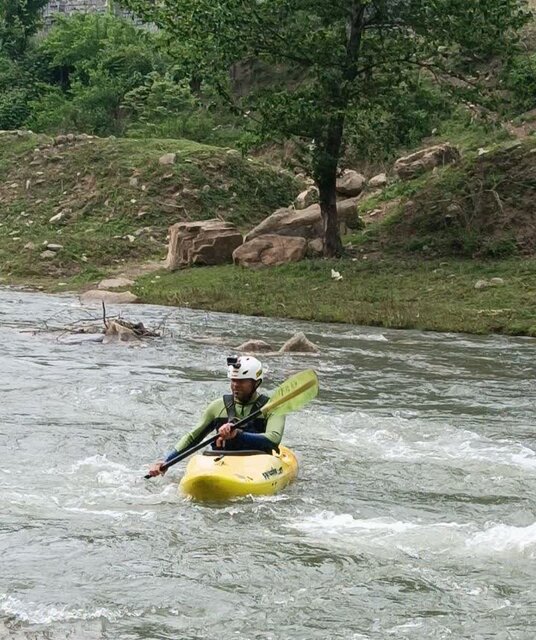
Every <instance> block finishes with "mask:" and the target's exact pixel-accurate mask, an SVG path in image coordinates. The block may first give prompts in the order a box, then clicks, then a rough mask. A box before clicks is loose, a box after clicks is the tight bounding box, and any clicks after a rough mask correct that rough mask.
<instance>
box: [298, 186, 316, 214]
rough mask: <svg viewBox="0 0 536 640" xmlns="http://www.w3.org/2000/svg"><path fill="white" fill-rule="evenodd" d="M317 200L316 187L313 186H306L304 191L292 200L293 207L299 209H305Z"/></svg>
mask: <svg viewBox="0 0 536 640" xmlns="http://www.w3.org/2000/svg"><path fill="white" fill-rule="evenodd" d="M317 202H318V188H317V187H315V186H310V187H308V188H307V189H306V190H305V191H302V192H301V193H300V194H299V195H298V197H297V198H296V200H294V208H295V209H298V211H301V210H302V209H307V207H310V206H311V205H312V204H315V203H317Z"/></svg>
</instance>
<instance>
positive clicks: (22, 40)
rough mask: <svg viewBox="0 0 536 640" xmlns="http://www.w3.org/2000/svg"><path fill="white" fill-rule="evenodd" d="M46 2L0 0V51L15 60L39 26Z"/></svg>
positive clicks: (39, 0) (41, 0)
mask: <svg viewBox="0 0 536 640" xmlns="http://www.w3.org/2000/svg"><path fill="white" fill-rule="evenodd" d="M47 4H48V0H0V51H1V52H3V53H7V54H8V55H9V56H10V57H12V58H14V59H16V58H17V57H18V56H20V55H22V54H23V53H24V51H25V50H26V47H27V45H28V40H29V39H30V38H31V36H33V35H34V34H35V33H36V32H37V30H38V29H39V27H40V25H41V12H42V10H43V8H44V7H46V5H47Z"/></svg>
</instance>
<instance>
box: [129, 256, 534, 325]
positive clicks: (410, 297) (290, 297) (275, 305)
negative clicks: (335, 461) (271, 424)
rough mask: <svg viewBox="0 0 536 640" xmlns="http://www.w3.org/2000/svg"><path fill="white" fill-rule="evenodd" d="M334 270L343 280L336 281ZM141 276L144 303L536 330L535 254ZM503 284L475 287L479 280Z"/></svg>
mask: <svg viewBox="0 0 536 640" xmlns="http://www.w3.org/2000/svg"><path fill="white" fill-rule="evenodd" d="M332 268H334V269H336V270H338V271H340V273H341V274H342V276H343V280H341V281H334V280H332V279H331V269H332ZM158 276H159V277H158V278H155V275H154V274H153V275H150V276H145V277H143V278H141V279H140V280H138V282H137V285H136V287H135V292H136V293H137V294H138V295H139V296H140V297H141V299H142V300H143V301H145V302H150V303H156V304H168V305H178V306H188V307H192V308H202V309H209V310H213V311H226V312H231V313H242V314H248V315H261V316H272V317H288V318H297V319H302V320H314V321H321V322H345V323H352V324H362V325H372V326H383V327H392V328H400V329H422V330H433V331H459V332H468V333H477V334H482V333H489V332H498V333H505V334H521V335H531V336H536V284H535V282H536V260H535V259H532V260H504V261H499V262H478V261H472V260H453V259H451V260H448V261H444V260H442V261H439V260H435V261H423V260H417V259H415V260H412V259H404V260H401V259H400V258H394V257H393V258H384V259H381V260H374V261H373V260H358V261H353V260H351V259H344V260H339V261H327V260H315V261H304V262H301V263H297V264H290V265H285V266H282V267H277V268H272V269H261V270H249V269H242V268H237V267H232V266H223V267H206V268H197V269H187V270H183V271H178V272H175V273H168V272H161V273H159V274H158ZM492 277H501V278H503V279H504V281H505V284H504V285H501V286H498V287H494V288H489V289H482V290H477V289H475V288H474V285H475V283H476V281H477V280H479V279H489V278H492Z"/></svg>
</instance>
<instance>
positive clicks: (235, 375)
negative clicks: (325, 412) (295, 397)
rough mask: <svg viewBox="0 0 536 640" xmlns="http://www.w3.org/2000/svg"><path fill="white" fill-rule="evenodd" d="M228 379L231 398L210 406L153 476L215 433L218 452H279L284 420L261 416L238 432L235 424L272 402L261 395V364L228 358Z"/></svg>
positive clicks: (153, 470)
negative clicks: (166, 463) (168, 463)
mask: <svg viewBox="0 0 536 640" xmlns="http://www.w3.org/2000/svg"><path fill="white" fill-rule="evenodd" d="M227 377H228V378H229V379H230V380H231V394H230V395H225V396H223V398H218V400H214V401H213V402H211V403H210V404H209V405H208V407H207V408H206V409H205V412H204V413H203V415H202V416H201V420H200V421H199V423H198V424H197V425H196V426H195V428H194V429H192V431H190V432H189V433H187V434H186V435H184V436H183V437H182V438H181V439H180V440H179V442H178V443H177V444H176V445H175V448H174V449H173V450H172V451H170V452H169V453H168V454H167V456H166V457H165V459H164V460H159V461H158V462H155V464H154V465H153V466H152V467H151V468H150V469H149V474H150V475H151V476H157V475H160V474H162V473H163V472H162V470H161V467H162V465H163V464H164V463H165V462H168V461H169V460H171V459H172V458H174V457H175V456H176V455H177V454H178V453H180V452H181V451H184V450H185V449H187V448H188V447H191V446H193V445H195V444H197V443H199V442H201V441H202V440H203V439H204V438H206V437H207V436H208V435H209V434H210V433H211V432H212V431H214V430H215V431H216V432H217V433H218V436H219V437H218V439H217V440H216V442H215V445H214V446H215V448H217V449H223V448H225V449H226V450H232V451H243V450H256V451H265V452H267V453H271V452H272V451H273V450H274V449H275V450H277V448H278V445H279V443H280V442H281V438H282V437H283V432H284V429H285V418H284V416H270V417H269V418H267V419H266V418H264V417H263V416H260V417H258V418H255V419H254V420H252V421H251V422H250V423H248V424H247V425H245V427H244V428H243V429H235V428H234V427H233V422H235V421H237V420H240V419H241V418H243V417H245V416H247V415H249V414H250V413H252V412H254V411H257V410H258V409H260V408H261V407H262V406H263V405H264V404H266V402H268V400H269V399H270V398H269V397H268V396H266V395H262V394H259V393H258V392H257V390H258V388H259V387H260V385H261V384H262V380H263V370H262V364H261V363H260V361H259V360H257V358H253V357H252V356H230V357H229V358H227Z"/></svg>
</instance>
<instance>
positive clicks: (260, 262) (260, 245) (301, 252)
mask: <svg viewBox="0 0 536 640" xmlns="http://www.w3.org/2000/svg"><path fill="white" fill-rule="evenodd" d="M306 252H307V240H306V239H305V238H301V237H296V236H280V235H276V234H273V233H271V234H267V235H262V236H256V237H255V238H253V239H252V240H249V241H246V242H245V243H244V244H243V245H241V246H240V247H238V248H237V249H235V251H234V253H233V261H234V263H235V264H237V265H240V266H243V267H261V266H267V267H268V266H270V267H273V266H276V265H279V264H285V263H287V262H299V261H300V260H303V258H305V254H306Z"/></svg>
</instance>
